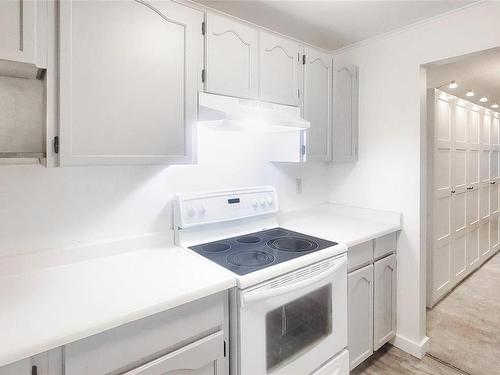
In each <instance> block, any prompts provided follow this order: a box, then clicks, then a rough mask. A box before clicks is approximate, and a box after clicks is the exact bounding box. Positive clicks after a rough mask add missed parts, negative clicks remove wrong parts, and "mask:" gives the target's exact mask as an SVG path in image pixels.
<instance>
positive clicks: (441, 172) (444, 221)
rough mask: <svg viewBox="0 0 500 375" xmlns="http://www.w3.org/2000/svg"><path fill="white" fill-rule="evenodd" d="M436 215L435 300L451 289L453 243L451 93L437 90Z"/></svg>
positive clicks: (435, 124)
mask: <svg viewBox="0 0 500 375" xmlns="http://www.w3.org/2000/svg"><path fill="white" fill-rule="evenodd" d="M432 104H433V105H434V111H433V112H431V113H433V116H434V150H433V151H434V186H433V189H434V192H433V196H434V199H433V200H434V202H433V205H434V210H433V211H434V214H433V249H432V285H431V288H432V295H433V301H436V300H437V299H438V298H439V297H440V296H442V295H443V294H445V293H446V292H447V291H448V290H449V289H450V288H451V280H452V275H451V272H450V263H451V244H452V217H451V206H452V193H451V191H452V183H453V181H452V176H451V171H452V152H453V151H452V150H453V142H452V127H451V103H450V100H449V98H448V95H446V94H444V93H441V92H440V91H437V90H436V91H435V96H434V101H433V103H432Z"/></svg>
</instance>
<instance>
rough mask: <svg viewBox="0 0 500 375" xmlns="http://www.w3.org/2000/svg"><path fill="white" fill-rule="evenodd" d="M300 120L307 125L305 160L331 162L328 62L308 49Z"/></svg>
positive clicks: (330, 77) (330, 93)
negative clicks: (309, 124)
mask: <svg viewBox="0 0 500 375" xmlns="http://www.w3.org/2000/svg"><path fill="white" fill-rule="evenodd" d="M303 59H304V60H303V62H304V79H303V82H304V89H303V97H302V106H303V116H304V118H305V119H306V120H308V121H309V122H310V123H311V128H310V129H309V130H308V134H307V146H306V154H307V160H321V161H329V160H331V150H332V147H331V140H332V134H331V131H332V112H331V108H332V59H331V57H330V56H329V55H327V54H325V53H322V52H320V51H317V50H314V49H312V48H306V49H305V55H304V58H303Z"/></svg>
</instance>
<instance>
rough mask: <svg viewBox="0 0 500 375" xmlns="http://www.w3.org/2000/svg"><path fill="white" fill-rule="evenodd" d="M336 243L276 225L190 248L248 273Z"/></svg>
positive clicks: (233, 268)
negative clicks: (275, 226) (276, 226)
mask: <svg viewBox="0 0 500 375" xmlns="http://www.w3.org/2000/svg"><path fill="white" fill-rule="evenodd" d="M336 244H337V243H336V242H331V241H327V240H323V239H321V238H317V237H312V236H308V235H306V234H302V233H298V232H294V231H291V230H287V229H283V228H273V229H269V230H264V231H260V232H255V233H249V234H246V235H244V236H237V237H231V238H226V239H223V240H219V241H215V242H209V243H204V244H199V245H196V246H192V247H190V249H191V250H194V251H196V252H197V253H198V254H201V255H203V256H204V257H206V258H208V259H210V260H211V261H213V262H215V263H217V264H219V265H221V266H223V267H225V268H227V269H229V270H230V271H233V272H235V273H236V274H238V275H246V274H248V273H250V272H254V271H257V270H260V269H262V268H266V267H270V266H273V265H275V264H278V263H282V262H286V261H287V260H291V259H295V258H298V257H300V256H303V255H307V254H310V253H313V252H315V251H319V250H322V249H325V248H327V247H331V246H334V245H336Z"/></svg>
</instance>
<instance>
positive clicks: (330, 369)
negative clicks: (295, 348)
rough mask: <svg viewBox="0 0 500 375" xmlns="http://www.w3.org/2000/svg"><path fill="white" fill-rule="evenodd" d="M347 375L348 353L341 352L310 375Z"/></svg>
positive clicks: (345, 351)
mask: <svg viewBox="0 0 500 375" xmlns="http://www.w3.org/2000/svg"><path fill="white" fill-rule="evenodd" d="M347 374H349V353H348V352H347V350H343V351H342V352H340V354H337V355H336V356H335V357H334V358H333V359H331V360H330V361H328V362H327V363H325V364H324V365H323V366H322V367H321V368H320V369H319V370H317V371H315V372H313V373H312V374H311V375H347Z"/></svg>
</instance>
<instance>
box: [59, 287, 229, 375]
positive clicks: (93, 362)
mask: <svg viewBox="0 0 500 375" xmlns="http://www.w3.org/2000/svg"><path fill="white" fill-rule="evenodd" d="M226 307H227V292H223V293H218V294H214V295H212V296H208V297H205V298H202V299H200V300H197V301H194V302H191V303H188V304H185V305H182V306H179V307H176V308H174V309H171V310H168V311H165V312H162V313H159V314H156V315H152V316H150V317H147V318H144V319H140V320H137V321H135V322H132V323H128V324H125V325H123V326H120V327H117V328H114V329H111V330H109V331H105V332H102V333H99V334H97V335H94V336H91V337H88V338H86V339H83V340H80V341H76V342H74V343H71V344H69V345H66V346H65V348H64V361H65V364H64V368H65V375H84V374H85V375H88V374H92V375H101V374H108V373H114V372H116V371H117V370H120V372H124V371H126V370H130V369H133V368H136V367H138V366H140V365H142V364H144V363H146V362H150V361H152V360H154V359H156V358H159V357H161V356H164V355H165V354H167V353H171V352H173V351H175V350H177V349H179V347H182V346H185V345H189V344H190V343H192V342H193V341H196V340H197V339H200V338H201V337H204V336H207V335H209V334H211V333H213V332H217V331H220V330H222V329H223V328H224V319H225V316H227V315H225V309H226Z"/></svg>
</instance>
